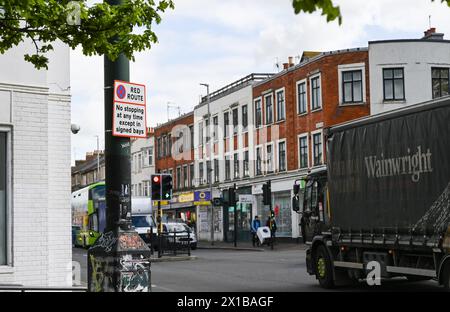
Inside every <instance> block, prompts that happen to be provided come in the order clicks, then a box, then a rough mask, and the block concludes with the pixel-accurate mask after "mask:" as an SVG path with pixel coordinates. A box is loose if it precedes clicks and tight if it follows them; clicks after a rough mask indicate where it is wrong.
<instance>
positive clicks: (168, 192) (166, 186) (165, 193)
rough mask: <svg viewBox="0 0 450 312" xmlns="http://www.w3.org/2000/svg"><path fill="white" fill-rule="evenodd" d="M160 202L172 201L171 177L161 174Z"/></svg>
mask: <svg viewBox="0 0 450 312" xmlns="http://www.w3.org/2000/svg"><path fill="white" fill-rule="evenodd" d="M161 179H162V185H161V197H162V199H161V200H171V199H172V175H170V174H163V175H162V176H161Z"/></svg>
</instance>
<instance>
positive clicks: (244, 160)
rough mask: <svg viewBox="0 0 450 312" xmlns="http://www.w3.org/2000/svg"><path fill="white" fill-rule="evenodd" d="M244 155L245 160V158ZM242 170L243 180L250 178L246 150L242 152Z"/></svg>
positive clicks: (248, 159) (248, 153) (247, 151)
mask: <svg viewBox="0 0 450 312" xmlns="http://www.w3.org/2000/svg"><path fill="white" fill-rule="evenodd" d="M246 155H247V158H246V157H245V156H246ZM246 165H247V166H246ZM246 167H247V168H246ZM246 169H247V170H246ZM242 170H243V171H242V176H243V178H248V177H250V151H249V150H248V148H247V149H244V151H243V152H242Z"/></svg>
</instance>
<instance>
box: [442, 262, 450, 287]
mask: <svg viewBox="0 0 450 312" xmlns="http://www.w3.org/2000/svg"><path fill="white" fill-rule="evenodd" d="M443 281H444V288H445V291H448V292H450V261H447V263H446V264H445V268H444V272H443Z"/></svg>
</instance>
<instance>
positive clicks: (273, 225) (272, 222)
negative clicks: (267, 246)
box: [266, 216, 277, 249]
mask: <svg viewBox="0 0 450 312" xmlns="http://www.w3.org/2000/svg"><path fill="white" fill-rule="evenodd" d="M266 226H268V227H269V229H270V240H271V247H272V249H273V245H274V243H275V233H276V231H277V222H276V221H275V217H272V216H269V217H268V218H267V222H266Z"/></svg>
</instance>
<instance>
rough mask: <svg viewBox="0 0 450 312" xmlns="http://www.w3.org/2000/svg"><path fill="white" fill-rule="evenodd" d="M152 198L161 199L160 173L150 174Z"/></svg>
mask: <svg viewBox="0 0 450 312" xmlns="http://www.w3.org/2000/svg"><path fill="white" fill-rule="evenodd" d="M152 200H161V175H160V174H154V175H152Z"/></svg>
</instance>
